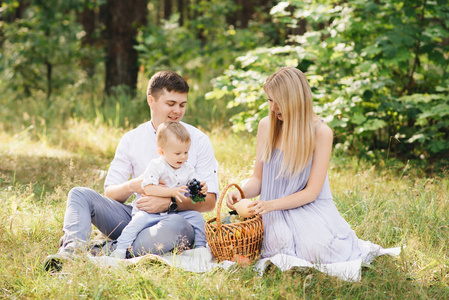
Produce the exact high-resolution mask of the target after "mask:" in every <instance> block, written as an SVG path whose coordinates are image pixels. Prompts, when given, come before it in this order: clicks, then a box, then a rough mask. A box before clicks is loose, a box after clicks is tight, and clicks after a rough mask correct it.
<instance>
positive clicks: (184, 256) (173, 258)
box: [89, 247, 401, 281]
mask: <svg viewBox="0 0 449 300" xmlns="http://www.w3.org/2000/svg"><path fill="white" fill-rule="evenodd" d="M400 252H401V248H399V247H398V248H387V249H381V251H380V252H378V253H373V255H372V258H373V259H374V258H375V257H377V256H380V255H385V254H387V255H391V256H398V255H399V254H400ZM89 258H90V260H91V261H92V262H94V263H95V264H98V265H100V266H108V267H119V266H129V265H132V264H136V263H142V262H145V261H148V260H149V261H154V262H161V263H165V264H167V265H170V266H172V267H176V268H180V269H183V270H186V271H190V272H197V273H203V272H208V271H211V270H213V269H215V268H222V269H225V270H227V269H229V268H230V267H231V266H233V265H234V264H235V263H234V262H231V261H222V262H220V263H217V262H216V261H215V259H214V257H213V256H212V253H211V251H210V249H209V248H199V249H193V250H186V251H184V252H182V253H181V254H167V255H164V256H158V255H153V254H148V255H145V256H140V257H135V258H131V259H123V260H122V259H116V258H112V257H109V256H101V257H93V256H91V257H89ZM270 262H271V263H272V264H274V265H275V266H277V267H278V268H279V269H280V270H281V271H286V270H289V269H291V268H293V267H309V268H316V269H317V270H319V271H321V272H323V273H326V274H328V275H331V276H337V277H338V278H340V279H343V280H346V281H359V280H360V279H361V269H362V265H368V264H369V263H370V262H371V261H365V262H362V259H358V260H354V261H348V262H341V263H333V264H311V263H309V262H308V261H305V260H302V259H300V258H297V257H293V256H289V255H285V254H277V255H275V256H273V257H270V258H264V259H260V260H258V261H257V262H256V263H255V265H254V270H255V271H256V272H257V273H258V274H259V275H260V276H262V274H263V271H264V270H265V269H266V267H267V266H268V265H269V264H270Z"/></svg>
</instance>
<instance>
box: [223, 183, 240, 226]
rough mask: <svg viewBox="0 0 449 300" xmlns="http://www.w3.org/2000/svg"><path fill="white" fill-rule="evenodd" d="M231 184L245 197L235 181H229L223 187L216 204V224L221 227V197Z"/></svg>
mask: <svg viewBox="0 0 449 300" xmlns="http://www.w3.org/2000/svg"><path fill="white" fill-rule="evenodd" d="M231 186H235V187H236V188H237V189H238V190H239V192H240V195H241V196H242V198H245V194H244V193H243V190H242V189H241V188H240V186H239V185H238V184H236V183H230V184H228V185H227V186H226V187H225V188H224V190H223V193H221V195H220V199H219V200H218V205H217V226H218V227H221V202H222V201H223V198H224V196H225V195H226V192H227V191H228V189H229V188H230V187H231Z"/></svg>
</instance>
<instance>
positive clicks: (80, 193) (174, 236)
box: [59, 187, 195, 256]
mask: <svg viewBox="0 0 449 300" xmlns="http://www.w3.org/2000/svg"><path fill="white" fill-rule="evenodd" d="M131 212H132V206H130V205H126V204H123V203H120V202H118V201H115V200H112V199H110V198H108V197H105V196H103V195H101V194H99V193H98V192H96V191H94V190H92V189H89V188H84V187H75V188H73V189H72V190H71V191H70V193H69V196H68V199H67V207H66V212H65V216H64V226H63V231H64V236H63V237H62V238H61V248H60V249H59V252H62V251H64V250H65V249H66V248H75V249H83V248H85V247H86V246H88V243H89V241H90V235H91V231H92V226H91V224H93V225H95V226H96V227H97V228H98V230H100V231H101V232H102V233H103V234H105V235H106V236H108V237H109V238H110V239H112V240H116V239H117V238H118V237H119V236H120V235H121V233H122V230H123V229H124V228H125V227H126V226H127V225H128V223H129V222H130V221H131ZM194 241H195V232H194V228H193V227H192V225H190V223H189V222H188V221H187V220H186V219H185V218H184V217H183V216H182V215H181V214H167V215H165V216H163V217H161V218H160V220H159V222H158V223H157V224H155V225H153V226H150V227H147V228H145V229H143V230H142V231H140V232H139V233H138V234H137V237H136V239H135V240H134V243H133V244H132V248H131V249H132V250H131V251H130V252H131V255H134V256H139V255H142V254H147V253H154V254H161V253H165V252H169V251H171V250H173V249H174V248H175V247H178V248H183V249H185V248H190V247H191V245H193V243H194ZM111 248H112V249H111ZM111 248H110V249H108V251H112V250H114V248H115V245H113V246H112V247H111Z"/></svg>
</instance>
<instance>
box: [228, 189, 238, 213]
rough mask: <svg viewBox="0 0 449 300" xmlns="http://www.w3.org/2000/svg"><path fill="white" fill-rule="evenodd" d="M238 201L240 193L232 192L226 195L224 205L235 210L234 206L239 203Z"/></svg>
mask: <svg viewBox="0 0 449 300" xmlns="http://www.w3.org/2000/svg"><path fill="white" fill-rule="evenodd" d="M240 200H242V195H241V194H240V192H239V191H238V190H237V191H233V192H232V193H230V194H228V197H227V198H226V205H227V206H228V207H229V208H230V209H232V210H235V207H234V204H235V203H237V202H239V201H240Z"/></svg>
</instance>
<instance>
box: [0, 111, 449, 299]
mask: <svg viewBox="0 0 449 300" xmlns="http://www.w3.org/2000/svg"><path fill="white" fill-rule="evenodd" d="M37 120H38V118H36V121H35V122H36V123H37V122H38V121H37ZM28 122H32V121H28ZM66 122H67V123H65V124H69V126H67V125H66V126H59V127H58V126H52V127H50V128H47V129H46V130H45V131H43V130H42V129H43V128H45V127H43V126H38V125H39V124H36V126H33V127H30V125H27V126H24V127H23V128H20V126H18V125H16V126H15V127H14V126H10V125H9V124H6V123H5V124H6V125H5V124H2V125H0V140H2V143H1V144H0V173H1V174H0V203H1V205H0V220H1V222H0V253H2V255H1V256H0V298H12V299H29V298H36V299H55V298H58V299H59V298H67V299H72V298H76V299H77V298H88V299H93V298H94V299H107V298H130V299H141V298H144V299H146V298H149V299H166V298H175V299H253V298H258V299H291V298H307V299H320V298H321V299H348V298H353V299H390V298H393V299H447V298H449V258H448V252H449V251H448V246H447V241H448V237H449V223H448V220H449V201H448V200H449V197H448V190H449V179H448V178H447V176H444V175H445V174H441V176H440V177H434V178H426V177H423V176H420V175H419V174H420V172H419V171H417V170H413V168H408V167H407V168H406V167H405V166H404V165H402V164H400V163H398V164H397V165H394V164H393V163H389V164H388V167H385V166H376V167H374V166H371V165H370V164H368V163H366V162H358V161H357V160H356V159H353V158H348V157H336V158H334V159H333V161H332V163H331V167H330V170H329V179H330V183H331V188H332V191H333V195H334V198H335V202H336V204H337V207H338V208H339V210H340V212H341V214H342V215H343V216H344V217H345V219H346V220H347V221H348V222H349V223H350V224H351V226H352V227H353V229H354V230H355V232H356V233H357V235H358V236H359V237H360V238H362V239H366V240H370V241H372V242H375V243H379V244H380V245H382V246H384V247H396V246H404V247H406V248H405V249H404V251H403V252H402V255H401V256H400V257H399V258H392V257H388V256H385V257H380V258H378V259H376V260H375V261H374V263H373V264H372V265H371V266H370V267H368V268H364V269H363V272H362V280H361V281H360V282H355V283H350V282H344V281H341V280H338V279H337V278H334V277H330V276H327V275H325V274H322V273H320V272H318V271H315V270H308V271H304V270H290V271H287V272H280V271H279V270H277V269H275V268H270V269H268V270H267V271H266V273H265V274H264V275H263V276H261V277H259V276H258V275H257V274H256V273H255V272H254V271H253V270H252V269H251V267H243V268H234V269H232V270H230V271H224V270H221V269H217V270H214V271H212V272H210V273H206V274H196V273H189V272H186V271H183V270H179V269H175V268H171V267H168V266H163V265H159V264H151V263H143V264H140V265H136V266H134V267H130V268H119V269H111V268H102V267H98V266H96V265H94V264H92V263H90V262H88V261H87V260H86V259H83V258H82V257H81V258H79V259H77V260H75V261H74V262H70V263H67V264H65V265H64V268H63V270H62V271H61V272H59V273H47V272H45V271H43V270H42V260H43V259H44V258H45V256H47V255H48V254H52V253H55V252H56V251H57V248H58V240H59V238H60V237H61V235H62V223H63V217H64V210H65V201H66V196H67V193H68V191H69V190H70V188H72V187H74V186H87V187H91V188H94V189H96V190H98V191H102V184H103V180H104V177H103V176H104V172H103V171H105V170H107V168H108V164H109V162H110V161H111V159H112V157H113V154H114V151H115V147H116V145H117V143H118V141H119V138H120V137H121V135H122V134H123V130H121V129H114V128H113V127H110V126H107V125H104V124H105V123H104V122H102V121H98V122H95V121H91V122H86V121H82V120H81V119H73V118H68V119H67V120H66ZM31 125H32V124H31ZM13 127H14V128H13ZM7 128H9V129H10V130H6V129H7ZM209 134H210V136H211V139H212V142H213V146H214V149H215V152H216V156H217V159H218V161H219V162H220V169H219V180H220V188H221V189H223V188H224V186H225V185H227V184H228V183H231V182H236V183H239V182H241V181H242V180H244V179H246V178H247V177H248V176H249V175H250V174H251V172H252V164H253V160H254V153H255V139H254V137H253V136H250V135H248V136H243V137H241V136H237V135H234V134H232V133H230V132H229V131H228V130H227V129H223V128H220V129H215V130H212V131H211V132H210V133H209ZM223 209H224V208H223ZM204 215H205V218H206V220H208V219H210V218H212V217H214V216H215V215H216V212H211V213H206V214H204Z"/></svg>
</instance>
